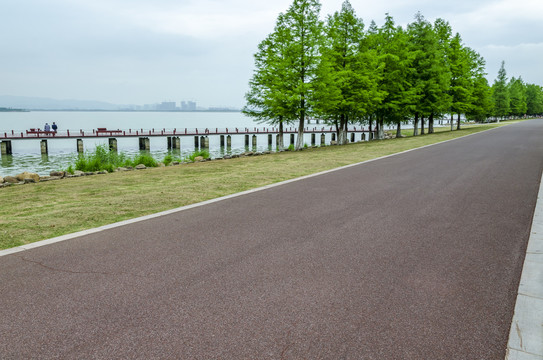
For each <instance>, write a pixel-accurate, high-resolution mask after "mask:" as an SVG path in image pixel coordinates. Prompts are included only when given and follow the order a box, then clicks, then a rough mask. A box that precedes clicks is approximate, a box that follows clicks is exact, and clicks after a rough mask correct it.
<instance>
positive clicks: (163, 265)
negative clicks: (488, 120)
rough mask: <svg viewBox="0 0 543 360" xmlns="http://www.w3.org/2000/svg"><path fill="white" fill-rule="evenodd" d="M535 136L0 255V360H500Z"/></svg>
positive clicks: (523, 234) (520, 127)
mask: <svg viewBox="0 0 543 360" xmlns="http://www.w3.org/2000/svg"><path fill="white" fill-rule="evenodd" d="M542 138H543V121H527V122H523V123H519V124H514V125H510V126H506V127H503V128H499V129H495V130H492V131H488V132H485V133H480V134H476V135H473V136H468V137H465V138H461V139H457V140H454V141H450V142H446V143H442V144H439V145H435V146H431V147H427V148H423V149H419V150H415V151H412V152H407V153H403V154H399V155H396V156H392V157H388V158H384V159H380V160H377V161H373V162H369V163H365V164H361V165H357V166H354V167H349V168H345V169H341V170H338V171H335V172H331V173H327V174H324V175H319V176H316V177H311V178H308V179H305V180H301V181H296V182H291V183H288V184H284V185H281V186H278V187H274V188H271V189H266V190H262V191H258V192H254V193H251V194H247V195H243V196H239V197H234V198H230V199H227V200H223V201H219V202H215V203H212V204H208V205H205V206H200V207H195V208H192V209H189V210H185V211H181V212H177V213H174V214H170V215H166V216H161V217H157V218H154V219H150V220H146V221H142V222H137V223H134V224H131V225H127V226H121V227H116V228H113V229H110V230H107V231H103V232H99V233H94V234H90V235H85V236H81V237H78V238H75V239H72V240H68V241H64V242H59V243H56V244H52V245H48V246H43V247H39V248H35V249H32V250H27V251H22V252H18V253H14V254H11V255H7V256H3V257H0V304H1V306H0V319H1V320H0V358H2V359H20V358H67V359H68V358H69V359H74V358H81V359H90V358H92V359H112V358H125V359H128V358H142V359H153V358H167V359H503V358H504V357H505V350H506V346H507V340H508V334H509V327H510V325H511V319H512V316H513V309H514V305H515V298H516V293H517V288H518V283H519V278H520V272H521V269H522V264H523V260H524V256H525V251H526V244H527V241H528V237H529V231H530V225H531V220H532V215H533V212H534V207H535V203H536V196H537V191H538V188H539V182H540V176H541V171H542V169H543V141H542ZM203 166H205V165H203ZM159 200H160V199H149V201H159ZM104 211H107V209H106V208H105V209H104Z"/></svg>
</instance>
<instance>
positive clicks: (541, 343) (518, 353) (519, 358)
mask: <svg viewBox="0 0 543 360" xmlns="http://www.w3.org/2000/svg"><path fill="white" fill-rule="evenodd" d="M538 359H539V360H541V359H543V174H542V175H541V179H540V183H539V193H538V195H537V202H536V206H535V210H534V217H533V220H532V228H531V229H530V238H529V240H528V247H527V249H526V257H525V259H524V265H523V268H522V275H521V277H520V283H519V287H518V292H517V300H516V303H515V310H514V313H513V320H512V322H511V329H510V331H509V341H508V343H507V351H506V355H505V360H538Z"/></svg>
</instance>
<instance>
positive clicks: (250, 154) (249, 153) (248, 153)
mask: <svg viewBox="0 0 543 360" xmlns="http://www.w3.org/2000/svg"><path fill="white" fill-rule="evenodd" d="M254 154H255V153H254V152H252V151H247V152H246V153H245V154H243V155H245V156H253V155H254Z"/></svg>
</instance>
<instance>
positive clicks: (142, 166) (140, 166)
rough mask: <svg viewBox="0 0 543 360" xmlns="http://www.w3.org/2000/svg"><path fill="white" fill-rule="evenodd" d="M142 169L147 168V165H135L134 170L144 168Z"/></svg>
mask: <svg viewBox="0 0 543 360" xmlns="http://www.w3.org/2000/svg"><path fill="white" fill-rule="evenodd" d="M144 169H147V166H145V165H143V164H138V165H136V170H144Z"/></svg>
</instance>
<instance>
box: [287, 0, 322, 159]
mask: <svg viewBox="0 0 543 360" xmlns="http://www.w3.org/2000/svg"><path fill="white" fill-rule="evenodd" d="M320 9H321V4H320V2H319V1H318V0H294V2H293V3H292V5H291V6H290V7H289V9H288V10H287V12H286V13H285V15H284V16H283V23H284V26H285V30H286V32H287V34H288V36H285V38H284V40H285V44H284V46H285V48H286V54H287V56H288V62H289V64H290V67H291V69H292V75H293V76H292V79H291V78H290V77H289V79H288V80H289V81H288V82H287V83H285V84H284V85H283V86H284V89H285V92H286V93H287V94H288V96H289V97H290V98H293V99H296V100H297V103H298V105H297V108H296V114H297V118H298V138H297V139H296V150H300V149H302V147H303V144H304V141H303V136H304V127H305V120H306V118H307V117H308V116H310V115H311V113H312V111H313V109H314V105H315V104H314V101H315V97H314V96H313V95H314V90H315V88H316V86H317V80H318V79H319V77H318V71H319V63H320V52H319V49H320V46H321V44H322V41H323V24H322V22H321V21H320V20H319V14H320ZM290 80H291V81H290Z"/></svg>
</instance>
